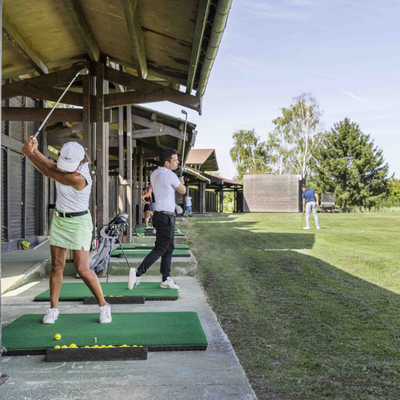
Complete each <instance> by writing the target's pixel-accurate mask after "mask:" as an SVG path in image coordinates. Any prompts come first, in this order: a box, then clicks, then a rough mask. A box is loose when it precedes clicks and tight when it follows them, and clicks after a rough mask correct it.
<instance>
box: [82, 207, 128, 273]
mask: <svg viewBox="0 0 400 400" xmlns="http://www.w3.org/2000/svg"><path fill="white" fill-rule="evenodd" d="M127 218H128V214H125V213H120V214H118V215H117V216H116V217H115V218H114V219H112V220H111V221H110V222H109V223H108V225H105V226H103V227H102V228H101V229H100V233H99V235H98V236H97V238H96V239H94V240H93V241H92V246H91V249H90V252H89V268H90V269H91V270H92V271H94V272H95V273H96V274H97V275H99V274H102V273H103V271H107V270H108V264H109V262H110V258H111V252H112V251H113V250H115V249H116V248H118V247H119V245H120V243H121V239H122V234H123V233H124V231H125V230H126V228H127V227H128V221H127Z"/></svg>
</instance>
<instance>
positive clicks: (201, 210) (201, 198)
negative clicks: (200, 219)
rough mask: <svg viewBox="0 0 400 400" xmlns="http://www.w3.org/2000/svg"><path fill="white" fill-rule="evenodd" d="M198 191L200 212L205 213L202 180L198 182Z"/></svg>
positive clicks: (204, 195) (204, 189) (204, 192)
mask: <svg viewBox="0 0 400 400" xmlns="http://www.w3.org/2000/svg"><path fill="white" fill-rule="evenodd" d="M199 191H200V211H199V212H200V214H205V212H206V184H205V183H204V182H200V183H199Z"/></svg>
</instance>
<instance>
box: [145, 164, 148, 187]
mask: <svg viewBox="0 0 400 400" xmlns="http://www.w3.org/2000/svg"><path fill="white" fill-rule="evenodd" d="M147 165H148V164H147V161H146V162H145V163H144V187H145V188H147V187H148V186H149V171H148V169H147Z"/></svg>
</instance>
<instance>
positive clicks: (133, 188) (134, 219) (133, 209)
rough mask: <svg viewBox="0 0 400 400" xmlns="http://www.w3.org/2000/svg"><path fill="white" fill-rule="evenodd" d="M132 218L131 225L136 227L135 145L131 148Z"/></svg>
mask: <svg viewBox="0 0 400 400" xmlns="http://www.w3.org/2000/svg"><path fill="white" fill-rule="evenodd" d="M132 180H133V182H132V198H133V200H132V220H133V223H132V225H133V227H135V228H136V221H137V219H138V215H137V212H136V206H137V204H138V200H137V198H138V196H137V191H138V188H137V181H138V148H137V147H135V148H134V149H133V176H132Z"/></svg>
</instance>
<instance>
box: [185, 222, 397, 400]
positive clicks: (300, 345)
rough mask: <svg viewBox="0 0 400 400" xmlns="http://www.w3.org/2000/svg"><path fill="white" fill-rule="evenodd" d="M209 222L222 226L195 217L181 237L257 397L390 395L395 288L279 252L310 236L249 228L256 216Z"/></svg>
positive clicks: (301, 245)
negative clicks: (186, 240)
mask: <svg viewBox="0 0 400 400" xmlns="http://www.w3.org/2000/svg"><path fill="white" fill-rule="evenodd" d="M218 220H220V221H221V222H226V223H225V224H224V223H221V224H220V225H215V224H213V223H211V222H212V221H210V223H208V224H203V223H196V224H195V225H192V226H187V234H188V237H189V240H190V244H191V247H192V250H193V251H194V253H195V256H196V258H197V260H198V261H199V275H200V278H201V281H202V283H203V285H204V287H205V289H206V291H207V294H208V296H209V298H210V301H211V304H212V306H213V308H214V310H215V311H216V313H217V315H218V317H219V319H220V320H221V322H222V325H223V328H224V330H225V332H226V333H227V334H228V336H229V338H230V340H231V342H232V344H233V346H234V348H235V351H236V353H237V355H238V357H239V359H240V361H241V363H242V365H243V366H244V368H245V370H246V373H247V376H248V378H249V380H250V382H251V384H252V386H253V388H254V390H255V391H256V394H257V396H258V398H259V399H260V400H261V399H296V400H297V399H324V398H335V399H397V398H399V395H398V393H399V390H400V386H399V379H398V377H399V375H400V329H399V326H400V298H399V295H397V294H395V293H393V292H391V291H389V290H386V289H384V288H381V287H378V286H376V285H374V284H371V283H369V282H366V281H364V280H362V279H359V278H357V277H355V276H353V275H351V274H349V273H346V272H344V271H342V270H340V269H338V268H336V267H335V266H334V265H332V264H329V263H326V262H324V261H321V260H320V259H318V258H315V257H311V256H308V255H304V254H301V253H299V252H296V251H293V250H283V251H282V250H279V249H309V248H311V247H312V245H313V242H314V235H310V234H308V233H307V234H305V233H301V234H300V233H299V234H290V233H289V234H288V233H279V232H253V231H251V230H252V229H253V228H255V223H256V222H240V221H237V220H235V219H232V218H231V224H230V223H229V222H228V220H227V219H225V218H222V219H221V218H218ZM228 226H231V227H232V228H235V229H228ZM192 238H193V240H191V239H192ZM266 250H267V251H266ZM332 262H334V260H332ZM354 267H355V268H357V266H356V265H355V266H354Z"/></svg>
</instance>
